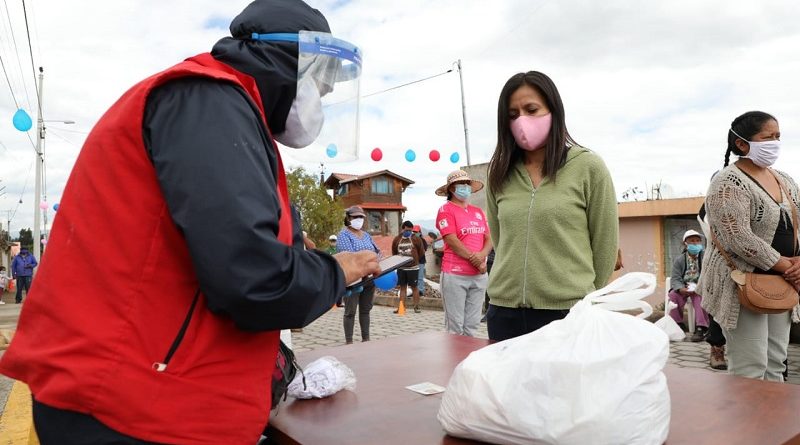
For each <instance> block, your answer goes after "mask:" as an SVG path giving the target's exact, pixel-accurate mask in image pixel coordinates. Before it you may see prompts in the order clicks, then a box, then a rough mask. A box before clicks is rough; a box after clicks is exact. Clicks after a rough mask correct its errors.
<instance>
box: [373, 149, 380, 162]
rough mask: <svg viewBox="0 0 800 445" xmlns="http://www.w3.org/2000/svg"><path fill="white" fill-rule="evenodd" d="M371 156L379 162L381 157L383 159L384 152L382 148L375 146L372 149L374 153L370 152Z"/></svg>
mask: <svg viewBox="0 0 800 445" xmlns="http://www.w3.org/2000/svg"><path fill="white" fill-rule="evenodd" d="M370 156H371V157H372V160H373V161H375V162H378V161H380V160H381V159H383V152H382V151H381V149H380V148H375V149H373V150H372V153H371V154H370Z"/></svg>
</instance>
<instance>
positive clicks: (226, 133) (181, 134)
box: [134, 0, 345, 331]
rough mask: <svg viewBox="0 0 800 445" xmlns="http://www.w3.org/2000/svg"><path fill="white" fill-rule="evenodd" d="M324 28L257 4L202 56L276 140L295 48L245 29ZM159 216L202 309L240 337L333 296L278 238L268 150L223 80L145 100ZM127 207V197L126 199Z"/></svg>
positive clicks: (324, 268)
mask: <svg viewBox="0 0 800 445" xmlns="http://www.w3.org/2000/svg"><path fill="white" fill-rule="evenodd" d="M299 30H313V31H325V32H329V31H330V28H328V24H327V22H326V21H325V18H324V17H323V16H322V14H320V13H319V11H317V10H315V9H312V8H310V7H308V6H307V5H305V3H303V2H300V1H297V0H269V1H266V0H257V1H255V2H253V3H251V4H250V5H249V6H248V7H247V8H246V9H245V10H244V11H243V12H242V13H241V14H240V15H239V16H238V17H236V18H235V19H234V21H233V23H232V24H231V33H232V35H233V37H227V38H224V39H222V40H220V41H219V42H218V43H217V44H216V45H215V46H214V49H213V51H212V55H213V56H214V57H215V58H216V59H217V60H219V61H221V62H223V63H226V64H228V65H230V66H232V67H233V68H235V69H236V70H238V71H240V72H243V73H246V74H249V75H250V76H252V77H254V78H255V80H256V83H257V84H258V89H259V93H260V95H261V101H262V104H263V106H264V111H265V114H266V117H267V122H268V124H269V127H270V129H269V131H272V132H275V133H280V132H282V131H283V130H284V122H285V120H286V116H287V114H288V111H289V109H290V107H291V103H292V101H293V100H294V95H295V83H296V77H297V74H296V71H297V44H296V43H271V42H253V41H249V40H246V39H245V38H246V37H249V35H250V33H252V32H258V33H271V32H292V33H296V32H297V31H299ZM142 131H143V135H144V138H145V145H146V147H147V150H148V152H149V154H150V158H151V159H152V161H153V164H154V166H155V171H156V175H157V176H158V181H159V183H160V185H161V188H162V191H163V193H164V197H165V198H166V201H167V204H168V206H169V211H170V213H171V216H172V218H173V220H174V221H175V223H176V224H177V225H178V227H179V228H180V229H181V231H182V232H183V235H184V236H185V237H186V242H187V244H188V246H189V250H190V252H191V255H192V261H193V263H194V268H195V271H196V273H197V277H198V279H199V282H200V287H201V289H202V291H203V293H204V294H205V295H206V297H207V300H208V306H209V308H210V309H211V310H212V311H215V312H217V313H221V314H226V315H227V316H230V317H231V318H232V319H233V320H234V322H235V323H236V324H237V326H239V327H240V328H242V329H246V330H254V331H260V330H272V329H282V328H294V327H301V326H304V325H306V324H308V323H310V322H311V321H313V320H314V319H316V318H317V317H319V316H320V315H322V314H324V313H325V312H326V311H327V310H329V309H330V307H331V306H332V305H333V304H334V303H335V302H336V299H337V298H338V297H339V296H341V295H342V294H344V288H345V283H344V275H343V272H342V270H341V269H340V268H339V266H338V265H337V263H336V260H334V259H333V257H331V256H330V255H327V254H325V253H322V252H319V251H306V250H304V249H303V244H302V232H301V230H302V229H301V225H300V221H299V218H298V216H297V215H296V212H295V215H294V217H295V218H294V219H295V221H294V222H295V224H294V233H293V240H294V245H293V246H291V247H290V246H286V245H284V244H282V243H281V242H279V241H278V239H277V231H278V220H279V218H280V205H279V202H278V195H277V180H276V178H277V172H278V164H277V160H276V156H275V150H276V147H275V146H274V145H273V143H272V139H271V138H270V135H269V133H268V130H267V129H266V128H265V127H264V124H263V122H262V121H261V119H260V117H259V112H258V109H257V107H256V106H255V104H254V103H253V102H252V100H251V99H250V98H249V96H248V95H247V94H246V93H245V92H244V91H243V90H241V89H240V88H238V87H235V86H233V85H231V84H228V83H225V82H220V81H214V80H210V79H199V78H197V79H195V78H189V79H181V80H177V81H173V82H170V83H168V84H165V85H163V86H161V87H160V88H158V89H157V90H155V91H154V92H153V93H152V94H151V95H150V97H149V98H148V102H147V107H146V110H145V119H144V128H143V129H142ZM134 199H135V197H134Z"/></svg>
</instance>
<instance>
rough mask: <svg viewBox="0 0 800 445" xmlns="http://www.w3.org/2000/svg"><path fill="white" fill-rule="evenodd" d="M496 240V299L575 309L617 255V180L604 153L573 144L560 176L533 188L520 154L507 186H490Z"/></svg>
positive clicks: (492, 285) (492, 288) (492, 279)
mask: <svg viewBox="0 0 800 445" xmlns="http://www.w3.org/2000/svg"><path fill="white" fill-rule="evenodd" d="M486 201H487V203H486V207H487V212H486V217H487V219H488V223H489V229H490V231H491V236H492V243H494V246H495V254H496V255H495V262H494V266H493V268H492V271H491V273H490V274H489V289H488V293H489V298H490V300H491V304H494V305H496V306H503V307H514V308H516V307H527V308H535V309H569V308H571V307H572V305H574V304H575V303H576V302H577V301H578V300H580V299H581V298H583V297H584V296H585V295H586V294H588V293H589V292H591V291H593V290H595V289H599V288H600V287H603V286H605V285H606V283H607V281H608V279H609V277H610V276H611V272H613V270H614V264H615V263H616V259H617V242H618V232H619V220H618V218H617V199H616V194H615V193H614V184H613V182H612V180H611V175H610V174H609V172H608V169H607V168H606V166H605V164H604V163H603V160H602V159H600V157H599V156H597V155H596V154H594V153H593V152H591V151H589V150H587V149H585V148H583V147H577V146H576V147H572V148H571V149H570V150H569V153H568V154H567V161H566V163H565V164H564V166H563V167H561V169H560V170H558V174H557V177H556V180H555V181H551V180H550V179H549V178H545V179H544V180H543V181H542V182H541V183H540V184H539V187H538V188H534V187H533V184H532V182H531V180H530V176H528V172H527V170H525V166H524V165H523V163H522V160H519V161H518V162H517V163H516V164H515V165H514V166H513V167H512V168H511V170H510V171H509V174H508V178H507V179H506V181H505V183H504V185H503V189H502V191H501V192H500V193H497V194H494V193H492V192H491V190H488V188H487V191H486Z"/></svg>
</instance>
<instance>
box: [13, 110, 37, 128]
mask: <svg viewBox="0 0 800 445" xmlns="http://www.w3.org/2000/svg"><path fill="white" fill-rule="evenodd" d="M13 121H14V128H16V129H17V130H19V131H28V130H30V129H31V127H33V121H32V120H31V117H30V116H28V113H26V112H25V110H23V109H22V108H20V109H19V110H17V112H16V113H14V119H13Z"/></svg>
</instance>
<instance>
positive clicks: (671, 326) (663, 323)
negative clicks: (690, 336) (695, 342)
mask: <svg viewBox="0 0 800 445" xmlns="http://www.w3.org/2000/svg"><path fill="white" fill-rule="evenodd" d="M676 307H678V305H677V304H675V303H673V302H671V301H670V302H668V303H667V306H666V307H665V308H664V316H663V317H661V318H659V319H658V321H656V323H655V325H656V326H658V327H659V328H661V330H662V331H664V332H665V333H666V334H667V337H669V341H681V340H683V339H685V338H686V334H685V333H684V332H683V329H681V327H680V326H678V323H676V322H675V320H674V319H673V318H672V317H670V316H669V312H670V311H671V310H673V309H675V308H676Z"/></svg>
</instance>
